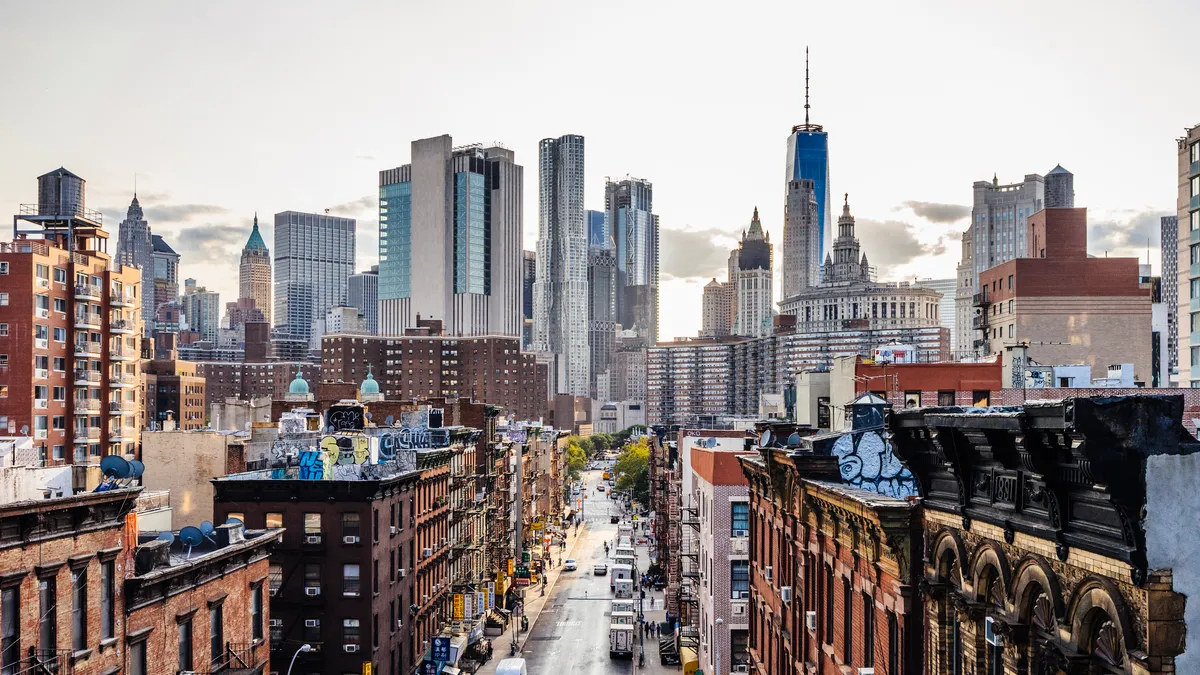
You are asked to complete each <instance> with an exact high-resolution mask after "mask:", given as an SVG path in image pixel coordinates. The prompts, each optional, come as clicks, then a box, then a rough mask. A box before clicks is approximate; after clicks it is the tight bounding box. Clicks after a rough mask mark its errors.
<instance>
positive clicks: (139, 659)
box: [129, 640, 146, 675]
mask: <svg viewBox="0 0 1200 675" xmlns="http://www.w3.org/2000/svg"><path fill="white" fill-rule="evenodd" d="M129 675H146V641H145V640H138V641H137V642H134V643H132V644H130V645H129Z"/></svg>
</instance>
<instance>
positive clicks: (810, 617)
mask: <svg viewBox="0 0 1200 675" xmlns="http://www.w3.org/2000/svg"><path fill="white" fill-rule="evenodd" d="M804 627H805V628H807V629H809V630H816V629H817V613H816V612H805V613H804Z"/></svg>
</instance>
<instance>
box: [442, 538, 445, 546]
mask: <svg viewBox="0 0 1200 675" xmlns="http://www.w3.org/2000/svg"><path fill="white" fill-rule="evenodd" d="M445 545H446V538H445V537H442V546H445Z"/></svg>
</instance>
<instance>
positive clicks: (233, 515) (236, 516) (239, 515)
mask: <svg viewBox="0 0 1200 675" xmlns="http://www.w3.org/2000/svg"><path fill="white" fill-rule="evenodd" d="M99 395H100V390H99V389H97V390H96V396H99ZM231 520H238V521H240V522H243V523H244V522H246V514H244V513H237V512H234V513H230V514H229V515H227V516H225V522H229V521H231Z"/></svg>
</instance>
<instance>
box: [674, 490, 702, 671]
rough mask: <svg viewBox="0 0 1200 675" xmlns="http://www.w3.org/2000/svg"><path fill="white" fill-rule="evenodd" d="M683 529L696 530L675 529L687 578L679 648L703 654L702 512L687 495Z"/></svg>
mask: <svg viewBox="0 0 1200 675" xmlns="http://www.w3.org/2000/svg"><path fill="white" fill-rule="evenodd" d="M680 512H681V515H682V523H681V525H682V527H690V528H692V531H689V532H686V533H684V532H683V531H682V527H679V528H675V530H676V531H678V532H680V534H679V537H680V539H681V541H680V542H679V546H678V547H675V550H677V551H679V555H680V557H681V558H682V559H681V560H680V561H679V564H678V565H677V567H678V568H679V570H680V576H682V577H683V582H682V585H681V586H680V589H679V625H680V629H679V646H680V648H683V647H690V648H691V649H694V650H696V653H699V652H700V550H699V540H700V509H699V508H697V506H696V501H695V499H693V498H692V496H691V495H688V496H687V503H686V504H684V505H683V506H681V507H680Z"/></svg>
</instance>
